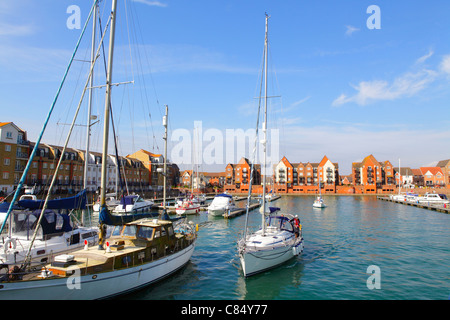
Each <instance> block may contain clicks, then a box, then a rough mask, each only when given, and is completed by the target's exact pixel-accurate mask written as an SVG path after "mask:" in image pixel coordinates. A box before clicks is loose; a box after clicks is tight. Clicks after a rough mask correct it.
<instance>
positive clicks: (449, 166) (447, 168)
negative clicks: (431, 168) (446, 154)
mask: <svg viewBox="0 0 450 320" xmlns="http://www.w3.org/2000/svg"><path fill="white" fill-rule="evenodd" d="M436 167H439V168H441V170H442V172H443V174H444V179H445V184H446V185H447V186H448V187H450V159H447V160H441V161H439V162H438V164H437V165H436Z"/></svg>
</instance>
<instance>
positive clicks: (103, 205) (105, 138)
mask: <svg viewBox="0 0 450 320" xmlns="http://www.w3.org/2000/svg"><path fill="white" fill-rule="evenodd" d="M116 8H117V0H112V9H111V30H110V34H109V55H108V70H107V74H106V97H105V118H104V124H103V155H102V175H101V187H100V211H104V210H108V209H107V207H106V173H107V171H106V169H107V168H106V165H107V161H108V138H109V106H110V104H111V83H112V67H113V54H114V37H115V31H116ZM104 231H105V230H104V228H103V226H102V225H101V226H100V234H99V243H98V244H99V249H102V248H103V241H104V236H105V234H104Z"/></svg>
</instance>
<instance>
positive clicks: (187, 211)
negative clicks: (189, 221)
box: [175, 206, 200, 215]
mask: <svg viewBox="0 0 450 320" xmlns="http://www.w3.org/2000/svg"><path fill="white" fill-rule="evenodd" d="M175 211H176V212H177V214H178V215H183V214H197V213H199V212H200V206H195V207H189V208H176V209H175Z"/></svg>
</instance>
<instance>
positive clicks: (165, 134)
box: [163, 104, 169, 214]
mask: <svg viewBox="0 0 450 320" xmlns="http://www.w3.org/2000/svg"><path fill="white" fill-rule="evenodd" d="M168 114H169V106H168V105H167V104H166V115H165V116H164V117H163V126H164V138H163V139H164V175H163V176H164V184H163V186H164V189H163V213H164V214H165V213H166V184H167V120H168Z"/></svg>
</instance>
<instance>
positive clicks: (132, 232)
mask: <svg viewBox="0 0 450 320" xmlns="http://www.w3.org/2000/svg"><path fill="white" fill-rule="evenodd" d="M122 235H123V236H125V237H134V236H136V226H135V225H131V226H125V228H123V233H122Z"/></svg>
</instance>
